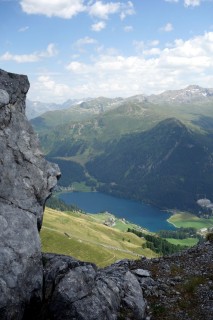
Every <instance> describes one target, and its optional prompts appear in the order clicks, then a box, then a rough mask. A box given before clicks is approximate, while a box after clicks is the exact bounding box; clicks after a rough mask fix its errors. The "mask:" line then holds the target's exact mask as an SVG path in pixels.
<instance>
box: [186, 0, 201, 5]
mask: <svg viewBox="0 0 213 320" xmlns="http://www.w3.org/2000/svg"><path fill="white" fill-rule="evenodd" d="M200 3H201V0H184V5H185V6H186V7H189V6H192V7H196V6H199V5H200Z"/></svg>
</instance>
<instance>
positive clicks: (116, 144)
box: [31, 85, 213, 212]
mask: <svg viewBox="0 0 213 320" xmlns="http://www.w3.org/2000/svg"><path fill="white" fill-rule="evenodd" d="M66 106H68V103H67V104H66ZM54 107H55V105H54ZM31 122H32V124H33V126H34V128H35V130H36V131H37V132H38V133H39V138H40V141H41V144H42V147H43V150H44V152H45V153H46V155H47V157H48V158H49V159H52V161H54V162H58V163H59V165H60V167H61V170H62V179H61V184H62V185H64V186H68V185H71V184H72V183H73V182H76V181H78V182H84V183H86V184H88V185H90V186H93V188H95V189H96V190H102V191H105V192H108V193H112V194H115V195H119V196H123V197H128V198H134V199H137V200H143V201H146V202H148V203H152V204H154V205H156V206H159V207H161V208H169V209H174V208H179V209H184V210H193V211H194V212H198V211H199V210H200V208H199V207H198V205H197V203H196V201H197V199H198V198H201V197H203V196H204V195H205V196H207V197H209V198H210V199H211V198H212V197H213V194H212V187H213V170H212V168H213V144H212V136H213V89H206V88H201V87H199V86H196V85H192V86H188V87H187V88H185V89H182V90H170V91H166V92H164V93H161V94H159V95H150V96H145V95H137V96H133V97H129V98H126V99H123V98H114V99H109V98H104V97H99V98H96V99H88V100H87V101H84V102H81V103H78V104H72V105H71V106H70V107H68V108H66V109H61V110H56V111H48V112H46V113H44V114H42V115H41V116H40V117H37V118H34V119H32V120H31ZM63 173H64V175H63Z"/></svg>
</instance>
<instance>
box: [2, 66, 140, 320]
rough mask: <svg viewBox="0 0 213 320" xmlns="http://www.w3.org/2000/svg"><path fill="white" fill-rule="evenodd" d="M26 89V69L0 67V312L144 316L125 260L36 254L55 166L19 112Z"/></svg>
mask: <svg viewBox="0 0 213 320" xmlns="http://www.w3.org/2000/svg"><path fill="white" fill-rule="evenodd" d="M28 89H29V82H28V79H27V77H26V76H22V75H16V74H11V73H7V72H4V71H3V70H0V319H1V320H13V319H14V320H21V319H25V320H28V319H29V320H32V319H58V320H59V319H63V320H66V319H79V320H80V319H81V320H84V319H85V320H90V319H91V320H92V319H94V320H95V319H102V320H104V319H108V320H113V319H135V320H137V319H138V320H139V319H142V318H144V315H145V306H146V304H145V301H144V299H143V294H142V290H141V288H140V285H139V282H138V281H137V279H136V276H135V275H134V274H133V273H131V272H130V271H129V267H128V262H126V263H125V262H121V263H120V264H119V263H118V264H115V265H113V266H111V267H108V268H106V269H103V270H98V269H97V268H96V266H95V265H93V264H91V263H86V262H80V261H77V260H75V259H74V258H71V257H66V256H60V255H52V254H51V255H50V254H45V255H43V259H42V254H41V249H40V238H39V230H40V228H41V225H42V217H43V208H44V205H45V200H46V199H47V198H48V197H49V196H50V195H51V190H52V188H53V187H54V186H55V184H56V181H57V177H58V176H59V175H60V171H59V168H58V167H57V166H56V165H53V164H50V163H49V162H47V161H46V160H45V159H44V157H43V156H42V154H41V152H40V150H39V146H38V139H37V136H36V135H35V134H34V132H33V130H32V127H31V125H30V124H29V122H28V121H27V119H26V116H25V98H26V93H27V91H28Z"/></svg>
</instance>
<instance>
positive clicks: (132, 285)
mask: <svg viewBox="0 0 213 320" xmlns="http://www.w3.org/2000/svg"><path fill="white" fill-rule="evenodd" d="M43 260H44V303H45V304H44V309H43V310H45V312H44V313H43V318H42V319H54V320H60V319H63V320H70V319H73V320H74V319H79V320H99V319H101V320H118V319H120V320H122V319H123V320H124V319H125V320H129V319H131V320H133V319H134V320H142V319H144V317H145V310H146V302H145V300H144V298H143V294H142V290H141V287H140V285H139V282H138V280H137V278H136V277H135V275H133V273H131V272H130V270H129V262H128V261H125V260H124V261H120V262H118V263H115V264H113V265H111V266H109V267H106V268H104V269H100V270H98V269H97V267H96V266H95V265H94V264H91V263H86V262H80V261H77V260H75V259H74V258H71V257H66V256H61V255H53V254H45V255H43Z"/></svg>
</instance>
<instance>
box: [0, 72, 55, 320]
mask: <svg viewBox="0 0 213 320" xmlns="http://www.w3.org/2000/svg"><path fill="white" fill-rule="evenodd" d="M28 89H29V82H28V79H27V77H26V76H23V75H16V74H12V73H7V72H5V71H3V70H0V319H16V320H18V319H22V318H23V314H24V309H25V306H26V304H29V303H36V302H38V301H40V300H41V298H42V285H43V284H42V283H43V266H42V260H41V250H40V239H39V232H38V231H39V229H40V227H41V223H42V216H43V206H44V204H45V200H46V198H48V197H49V196H50V194H51V189H52V188H53V187H54V186H55V184H56V182H57V176H59V174H60V171H59V168H58V167H57V166H56V165H53V164H50V163H48V162H47V161H46V160H45V159H44V157H43V156H42V154H41V152H40V150H39V147H38V139H37V136H36V135H35V134H34V132H33V130H32V128H31V125H30V124H29V122H28V120H27V119H26V117H25V98H26V93H27V91H28Z"/></svg>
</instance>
